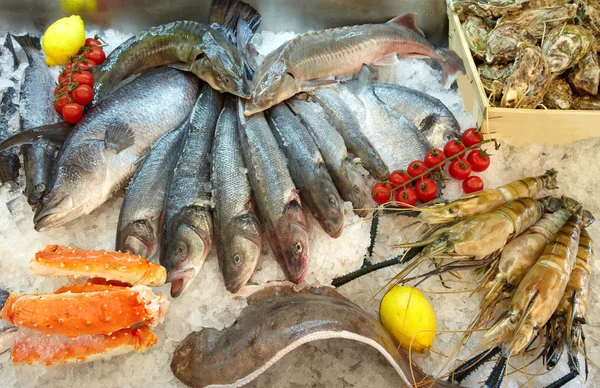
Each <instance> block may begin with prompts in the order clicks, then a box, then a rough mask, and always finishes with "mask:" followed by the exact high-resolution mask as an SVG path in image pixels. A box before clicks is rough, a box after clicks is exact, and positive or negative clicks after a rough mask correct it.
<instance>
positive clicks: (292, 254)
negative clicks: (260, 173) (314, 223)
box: [272, 199, 309, 283]
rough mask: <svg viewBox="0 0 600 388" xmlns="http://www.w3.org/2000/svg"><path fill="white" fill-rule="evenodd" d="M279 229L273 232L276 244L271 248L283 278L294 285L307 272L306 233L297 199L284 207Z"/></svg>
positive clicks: (304, 222) (302, 214)
mask: <svg viewBox="0 0 600 388" xmlns="http://www.w3.org/2000/svg"><path fill="white" fill-rule="evenodd" d="M279 225H280V227H279V228H278V229H277V230H276V231H275V236H274V240H275V241H276V244H273V245H275V246H274V247H273V245H272V248H273V250H274V253H275V257H276V258H277V260H278V261H279V263H280V265H281V268H282V269H283V272H284V273H285V277H286V278H287V279H288V280H289V281H291V282H294V283H300V282H302V280H304V276H305V275H306V272H307V270H308V254H309V252H308V231H307V230H306V220H305V219H304V213H302V207H301V206H300V201H299V200H298V199H293V200H291V201H290V202H289V203H288V205H287V206H286V209H285V212H284V214H283V217H282V219H281V221H280V223H279Z"/></svg>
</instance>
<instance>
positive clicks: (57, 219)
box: [33, 203, 78, 232]
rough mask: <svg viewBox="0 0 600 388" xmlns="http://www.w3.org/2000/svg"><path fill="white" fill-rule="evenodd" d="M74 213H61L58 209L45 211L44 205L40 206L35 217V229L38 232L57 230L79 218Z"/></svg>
mask: <svg viewBox="0 0 600 388" xmlns="http://www.w3.org/2000/svg"><path fill="white" fill-rule="evenodd" d="M77 216H78V215H77V214H76V213H75V212H73V211H66V212H65V211H60V210H57V209H44V205H43V203H42V204H41V205H40V206H38V208H37V210H36V212H35V215H34V217H33V222H34V224H35V225H34V229H35V230H36V231H37V232H43V231H45V230H49V229H53V228H57V227H59V226H62V225H64V224H66V223H67V222H69V221H72V220H74V219H75V218H77Z"/></svg>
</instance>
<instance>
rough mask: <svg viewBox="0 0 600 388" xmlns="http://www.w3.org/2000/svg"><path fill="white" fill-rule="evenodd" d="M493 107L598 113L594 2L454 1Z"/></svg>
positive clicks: (599, 10) (599, 37)
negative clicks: (543, 108)
mask: <svg viewBox="0 0 600 388" xmlns="http://www.w3.org/2000/svg"><path fill="white" fill-rule="evenodd" d="M450 4H451V7H452V9H453V10H455V11H456V12H457V13H458V14H459V16H460V18H461V22H462V26H463V29H464V31H465V38H466V40H467V42H468V44H469V48H470V50H471V53H472V54H473V58H474V60H475V62H476V64H477V69H478V71H479V75H480V77H481V81H482V83H483V86H484V89H485V91H486V92H487V95H488V98H489V100H490V103H491V104H493V105H494V106H501V107H506V108H529V109H534V108H536V107H542V106H543V107H546V108H548V109H584V110H597V109H600V98H599V97H598V85H599V84H600V65H599V62H600V60H599V58H598V49H599V48H600V3H599V2H598V1H597V0H498V1H493V2H490V1H483V0H452V1H451V2H450Z"/></svg>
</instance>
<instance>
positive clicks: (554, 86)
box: [542, 78, 573, 109]
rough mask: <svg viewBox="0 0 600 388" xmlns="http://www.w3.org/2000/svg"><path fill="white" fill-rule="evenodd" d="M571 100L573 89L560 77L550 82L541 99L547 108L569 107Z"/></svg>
mask: <svg viewBox="0 0 600 388" xmlns="http://www.w3.org/2000/svg"><path fill="white" fill-rule="evenodd" d="M572 102H573V91H572V90H571V87H570V86H569V83H568V82H567V81H565V80H564V79H562V78H555V79H553V80H552V82H550V85H549V86H548V91H547V92H546V94H544V99H543V100H542V104H544V106H545V107H546V108H548V109H571V104H572Z"/></svg>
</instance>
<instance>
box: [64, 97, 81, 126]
mask: <svg viewBox="0 0 600 388" xmlns="http://www.w3.org/2000/svg"><path fill="white" fill-rule="evenodd" d="M82 116H83V108H82V107H81V105H79V104H76V103H74V102H70V103H68V104H66V105H65V106H64V107H63V109H62V117H63V118H64V119H65V121H66V122H68V123H71V124H75V123H77V122H78V121H79V120H81V117H82Z"/></svg>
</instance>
